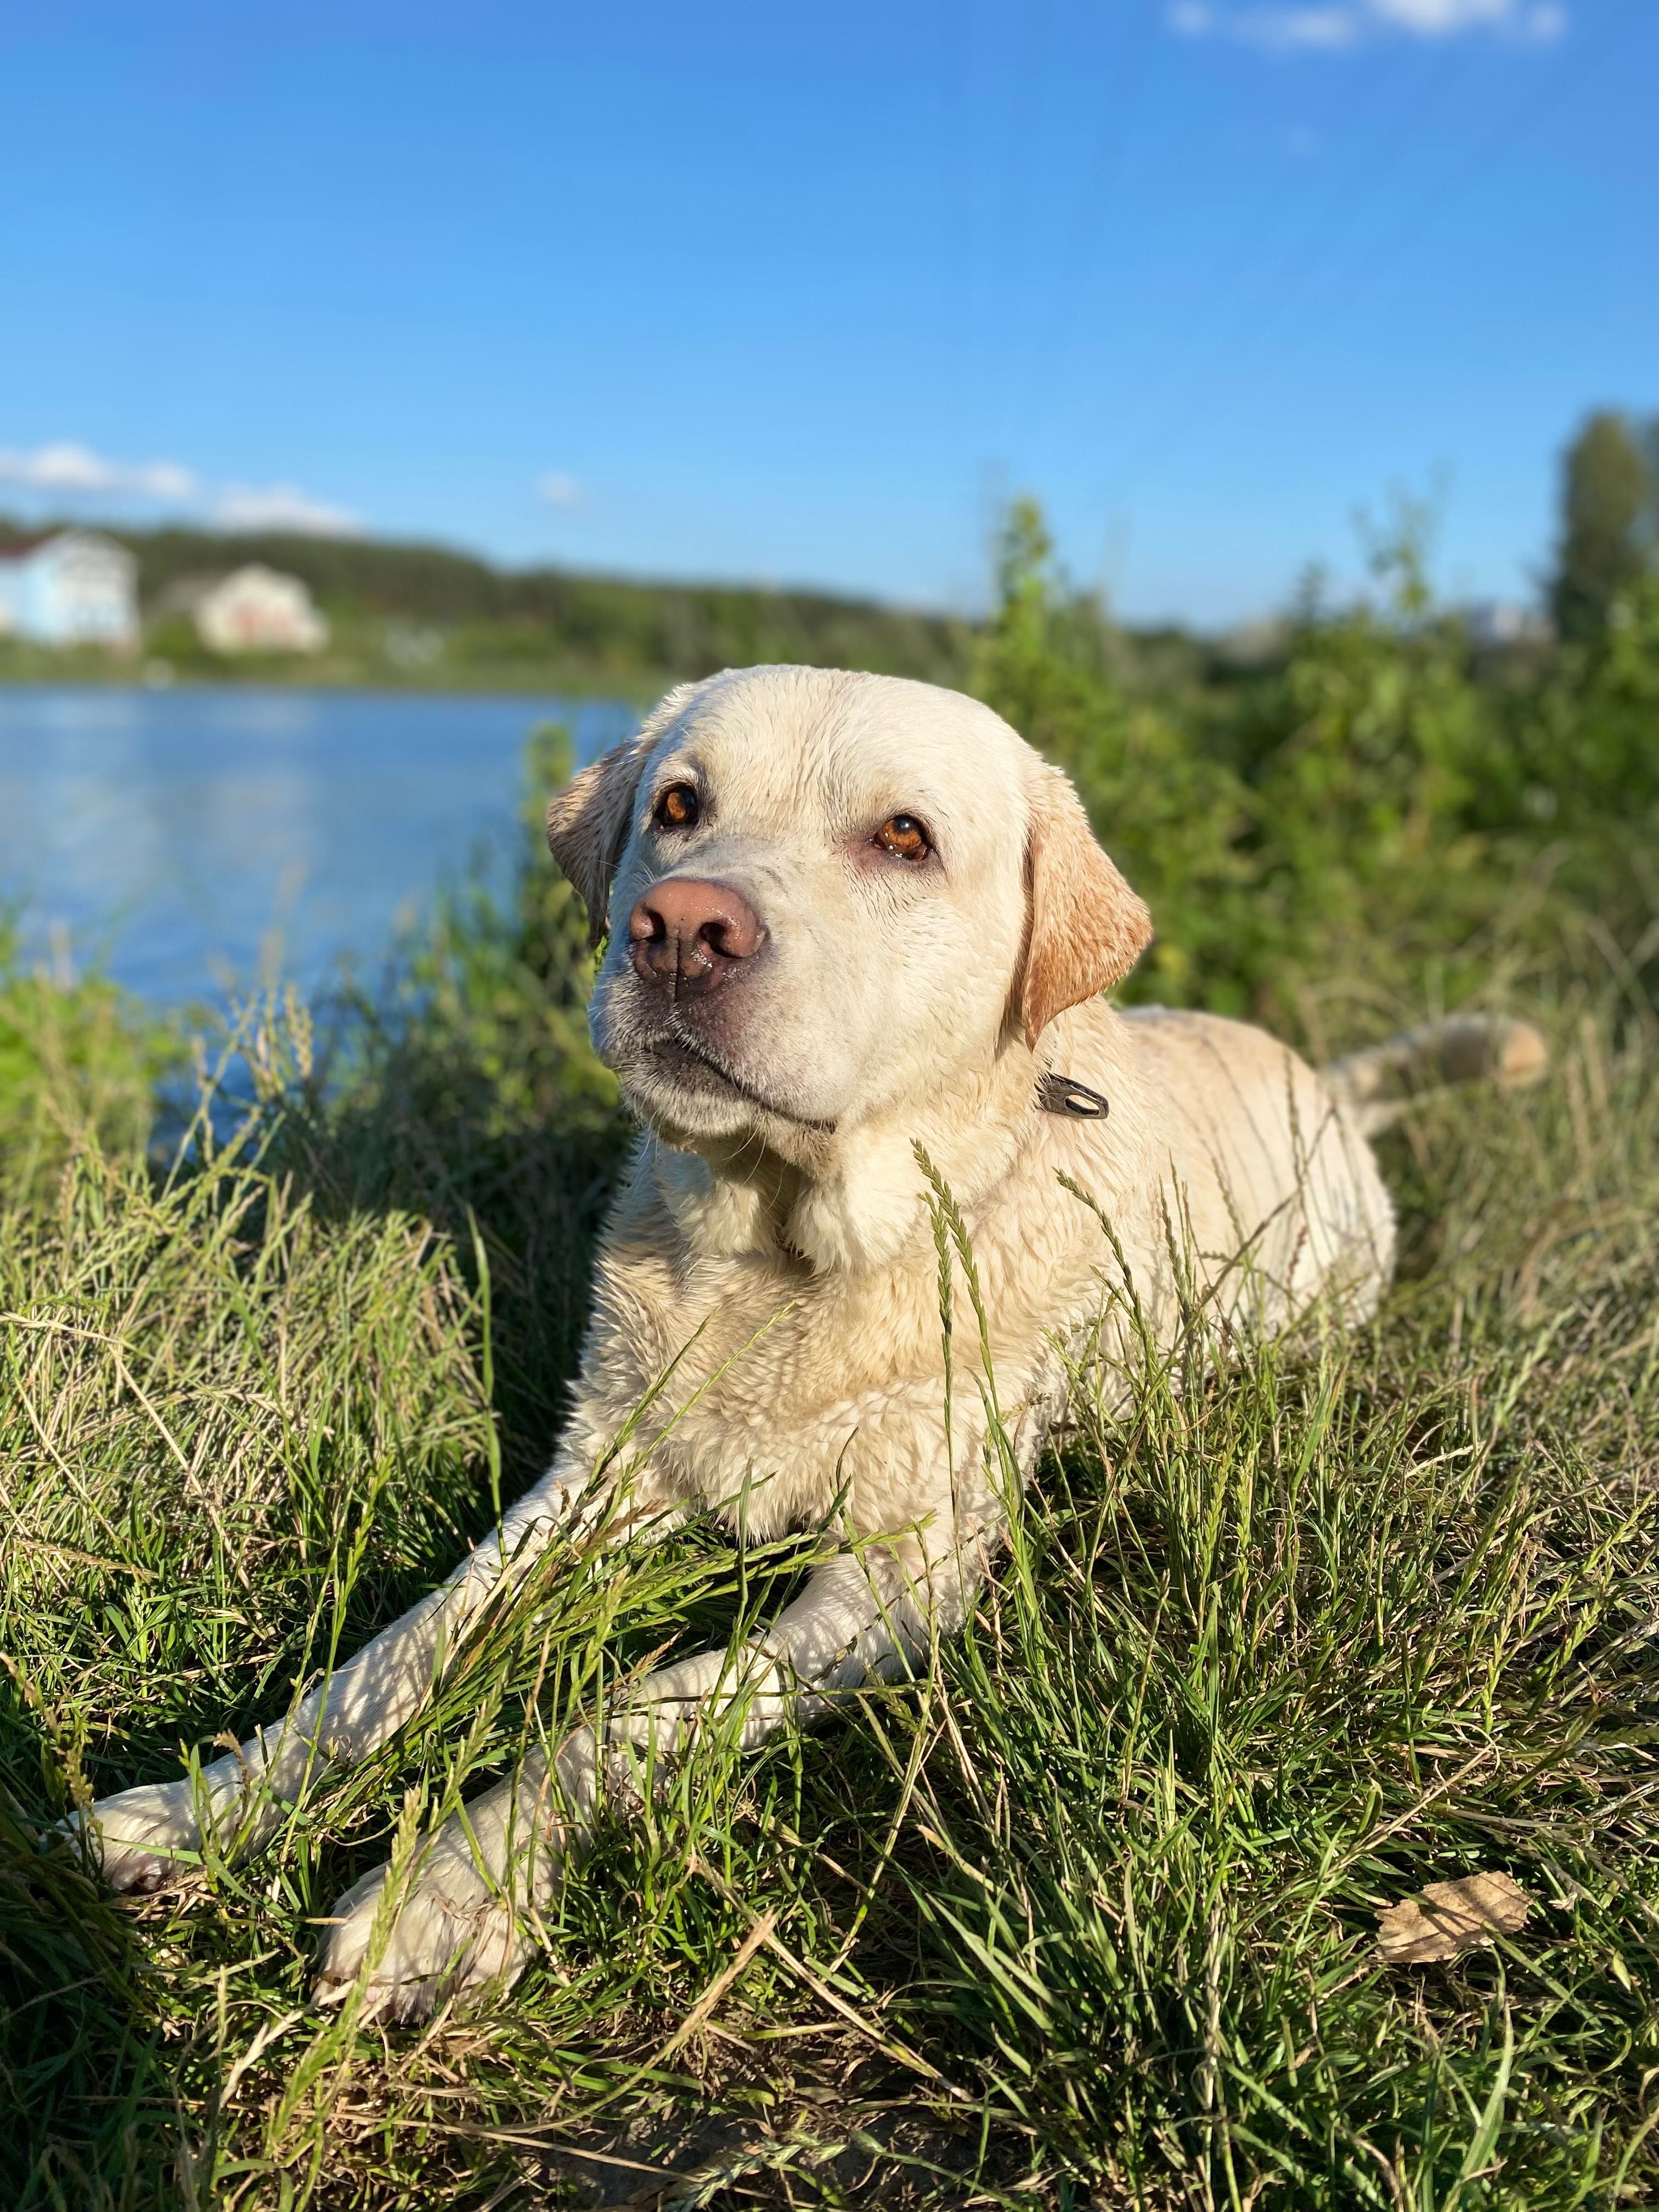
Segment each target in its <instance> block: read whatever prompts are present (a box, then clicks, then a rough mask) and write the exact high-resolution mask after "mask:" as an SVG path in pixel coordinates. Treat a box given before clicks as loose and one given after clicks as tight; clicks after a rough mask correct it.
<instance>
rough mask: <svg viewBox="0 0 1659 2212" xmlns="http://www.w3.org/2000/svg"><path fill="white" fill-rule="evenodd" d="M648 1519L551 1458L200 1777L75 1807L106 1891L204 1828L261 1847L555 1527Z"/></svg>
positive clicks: (361, 1750) (158, 1875) (144, 1885)
mask: <svg viewBox="0 0 1659 2212" xmlns="http://www.w3.org/2000/svg"><path fill="white" fill-rule="evenodd" d="M656 1525H657V1522H654V1521H653V1519H652V1518H651V1516H650V1514H649V1511H648V1508H647V1503H646V1501H644V1500H642V1499H641V1498H639V1497H638V1496H637V1495H630V1497H629V1499H628V1500H627V1501H626V1503H625V1504H623V1505H620V1506H618V1505H617V1501H616V1492H615V1485H614V1482H613V1480H612V1479H611V1477H610V1476H608V1475H607V1476H605V1478H603V1479H601V1480H599V1481H598V1482H594V1481H592V1480H591V1479H590V1477H589V1474H588V1473H587V1471H586V1469H585V1468H580V1469H579V1468H569V1467H562V1466H560V1465H557V1464H556V1465H555V1467H554V1468H553V1470H552V1472H551V1473H550V1474H547V1475H545V1476H544V1478H543V1480H541V1481H540V1482H538V1483H537V1484H536V1486H534V1488H533V1489H532V1490H529V1491H527V1492H526V1494H525V1495H524V1497H522V1498H520V1500H519V1501H518V1503H517V1504H515V1505H514V1506H513V1507H512V1509H511V1510H509V1511H508V1512H507V1513H506V1514H504V1515H503V1516H502V1518H501V1528H500V1529H499V1531H498V1532H497V1534H495V1535H493V1536H491V1537H489V1538H488V1539H487V1540H486V1541H484V1542H483V1543H481V1544H480V1545H478V1547H477V1549H476V1550H475V1551H473V1552H471V1553H469V1554H468V1556H467V1558H466V1559H464V1560H463V1561H462V1562H461V1564H460V1565H459V1567H458V1568H457V1569H456V1570H455V1571H454V1573H453V1575H451V1576H450V1577H449V1579H448V1581H447V1582H446V1583H441V1585H440V1586H439V1588H438V1589H435V1590H434V1591H433V1592H432V1593H431V1595H429V1596H428V1597H424V1598H422V1601H421V1602H420V1603H419V1604H418V1605H416V1606H414V1607H411V1608H410V1611H409V1612H407V1613H404V1616H403V1618H402V1619H401V1620H397V1621H394V1622H393V1623H392V1626H391V1627H390V1628H387V1629H384V1630H382V1632H380V1635H379V1636H377V1637H376V1638H374V1641H373V1643H371V1644H366V1645H365V1646H364V1647H363V1649H362V1650H361V1651H360V1652H359V1653H358V1654H357V1656H356V1658H355V1659H353V1660H352V1661H351V1662H349V1665H346V1666H343V1667H341V1668H337V1670H336V1671H335V1672H334V1673H333V1674H331V1675H330V1676H329V1677H328V1678H327V1679H326V1680H325V1681H323V1682H321V1683H319V1685H318V1686H317V1687H316V1688H315V1689H314V1690H313V1691H311V1692H309V1693H308V1694H307V1696H306V1697H303V1698H301V1699H300V1700H299V1701H298V1703H297V1704H296V1705H294V1706H293V1707H292V1709H291V1710H290V1711H289V1713H288V1715H287V1717H285V1718H284V1719H283V1720H282V1721H280V1722H278V1723H276V1724H275V1725H274V1726H270V1727H266V1728H262V1729H259V1730H258V1733H257V1734H256V1735H253V1736H252V1738H251V1740H250V1741H248V1742H246V1743H245V1744H243V1745H242V1746H241V1747H240V1750H238V1751H235V1752H233V1753H230V1754H229V1755H228V1756H227V1757H226V1758H223V1759H216V1760H215V1761H214V1763H213V1764H212V1765H210V1766H208V1767H205V1768H204V1770H203V1771H202V1774H201V1777H200V1780H199V1783H192V1781H191V1778H188V1777H186V1778H185V1779H183V1780H181V1781H179V1782H168V1783H161V1784H154V1785H151V1786H149V1787H146V1788H143V1789H138V1790H123V1791H122V1792H121V1793H120V1795H119V1796H113V1797H105V1798H100V1800H99V1802H98V1803H97V1804H95V1805H94V1806H93V1807H92V1808H91V1810H90V1811H89V1812H88V1813H85V1814H74V1815H73V1816H72V1818H71V1820H70V1821H69V1822H68V1823H66V1826H69V1827H70V1829H71V1830H72V1831H75V1832H82V1833H83V1834H84V1835H85V1838H86V1840H87V1844H88V1849H89V1850H90V1851H91V1852H92V1854H93V1856H94V1858H95V1859H97V1860H98V1861H99V1862H100V1863H101V1865H102V1868H103V1872H104V1876H105V1879H106V1881H108V1882H110V1884H111V1885H112V1887H114V1888H116V1889H131V1890H146V1889H156V1888H159V1887H161V1886H162V1885H163V1884H164V1883H165V1882H167V1881H169V1880H170V1879H172V1878H173V1877H174V1876H175V1875H177V1874H178V1873H179V1872H180V1871H181V1869H182V1865H183V1864H187V1863H195V1862H196V1861H197V1859H198V1858H199V1855H200V1852H201V1850H202V1846H203V1842H204V1833H203V1829H204V1822H206V1823H208V1824H210V1826H211V1830H212V1833H213V1838H214V1840H215V1842H216V1844H217V1846H218V1847H219V1849H221V1850H236V1851H240V1852H247V1851H252V1850H258V1848H259V1847H260V1846H261V1845H262V1844H264V1843H265V1842H267V1841H268V1840H269V1839H270V1836H271V1835H272V1834H273V1833H274V1832H275V1831H276V1829H277V1828H278V1827H279V1826H281V1824H282V1820H283V1814H285V1812H286V1811H287V1809H288V1808H289V1806H291V1805H292V1804H293V1803H294V1802H295V1800H296V1799H297V1798H298V1797H299V1796H300V1794H301V1790H303V1788H304V1787H305V1786H306V1784H307V1782H308V1781H310V1780H311V1779H313V1778H316V1777H318V1776H319V1775H321V1774H323V1773H325V1772H326V1771H328V1769H329V1768H331V1767H337V1766H349V1765H352V1764H354V1763H355V1762H356V1760H358V1759H363V1758H365V1757H367V1755H368V1753H370V1752H372V1751H374V1749H376V1748H377V1747H378V1746H380V1744H382V1743H384V1742H385V1741H386V1739H387V1737H388V1736H390V1735H395V1733H396V1732H397V1730H398V1729H400V1728H401V1727H402V1726H403V1725H404V1722H405V1721H407V1720H408V1719H409V1718H410V1716H411V1715H412V1714H413V1713H415V1712H416V1711H418V1709H419V1708H420V1706H421V1705H423V1704H424V1703H425V1701H426V1699H427V1698H428V1696H429V1695H430V1693H431V1691H432V1687H433V1684H434V1682H435V1680H436V1678H437V1676H438V1674H439V1673H440V1672H441V1669H442V1667H443V1665H444V1662H445V1658H446V1656H447V1653H448V1652H449V1651H451V1650H453V1648H454V1646H455V1644H456V1641H457V1639H458V1638H459V1637H460V1636H461V1634H462V1633H463V1632H464V1631H465V1627H466V1626H467V1624H468V1622H469V1621H471V1620H473V1619H474V1618H475V1617H476V1616H477V1613H478V1612H479V1610H480V1608H481V1607H483V1604H484V1602H485V1601H486V1600H487V1599H488V1598H489V1595H490V1594H491V1592H492V1591H493V1590H494V1589H495V1588H496V1586H497V1585H498V1584H499V1583H500V1582H501V1578H502V1577H503V1575H512V1576H514V1577H516V1576H518V1575H520V1574H522V1573H523V1572H524V1571H525V1570H526V1568H527V1567H528V1566H529V1565H530V1564H531V1562H532V1560H533V1559H536V1558H537V1556H538V1554H539V1553H541V1552H543V1551H544V1550H545V1549H546V1547H547V1546H548V1545H549V1544H550V1542H551V1541H553V1539H554V1537H555V1536H556V1535H557V1534H559V1533H560V1532H561V1531H564V1532H566V1533H568V1534H571V1535H573V1536H577V1537H580V1536H582V1535H584V1534H592V1536H593V1537H594V1538H595V1539H596V1540H597V1541H602V1542H605V1543H611V1542H621V1541H624V1540H625V1539H626V1538H627V1537H628V1536H629V1535H631V1534H635V1533H638V1531H639V1530H640V1529H641V1528H642V1527H644V1526H653V1527H654V1526H656ZM662 1525H664V1526H666V1521H665V1519H664V1521H663V1522H662Z"/></svg>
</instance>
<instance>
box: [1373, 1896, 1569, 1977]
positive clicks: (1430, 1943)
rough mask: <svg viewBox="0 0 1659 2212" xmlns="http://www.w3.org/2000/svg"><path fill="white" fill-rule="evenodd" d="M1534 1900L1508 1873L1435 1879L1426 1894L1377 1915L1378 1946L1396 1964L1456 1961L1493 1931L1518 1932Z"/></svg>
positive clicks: (1510, 1933)
mask: <svg viewBox="0 0 1659 2212" xmlns="http://www.w3.org/2000/svg"><path fill="white" fill-rule="evenodd" d="M1531 1906H1532V1899H1530V1898H1529V1897H1528V1895H1527V1893H1526V1891H1525V1890H1524V1889H1522V1887H1521V1886H1520V1884H1519V1883H1518V1882H1514V1881H1510V1878H1509V1876H1508V1875H1506V1874H1466V1875H1464V1876H1463V1877H1462V1881H1431V1882H1430V1883H1429V1885H1428V1887H1426V1888H1425V1890H1424V1892H1423V1893H1422V1896H1421V1897H1420V1898H1418V1897H1408V1898H1407V1899H1405V1901H1404V1902H1403V1903H1402V1904H1400V1905H1389V1907H1388V1908H1387V1909H1386V1911H1379V1912H1378V1913H1377V1916H1376V1922H1377V1926H1376V1948H1378V1950H1379V1951H1381V1952H1382V1954H1383V1957H1384V1959H1386V1960H1387V1961H1388V1962H1389V1965H1390V1966H1421V1965H1422V1964H1424V1963H1425V1961H1426V1960H1430V1959H1455V1957H1456V1956H1457V1954H1458V1953H1459V1952H1460V1951H1472V1950H1473V1949H1474V1947H1475V1946H1476V1944H1478V1943H1490V1942H1491V1941H1492V1936H1493V1934H1494V1933H1496V1934H1498V1935H1500V1936H1510V1935H1513V1933H1514V1932H1515V1930H1516V1929H1517V1928H1519V1927H1521V1926H1522V1924H1523V1923H1524V1922H1525V1920H1526V1917H1527V1914H1528V1911H1530V1910H1531Z"/></svg>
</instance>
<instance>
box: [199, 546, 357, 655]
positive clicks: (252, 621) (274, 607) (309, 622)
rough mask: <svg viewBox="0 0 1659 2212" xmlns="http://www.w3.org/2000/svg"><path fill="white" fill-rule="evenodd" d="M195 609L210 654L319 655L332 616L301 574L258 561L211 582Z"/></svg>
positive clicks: (200, 634)
mask: <svg viewBox="0 0 1659 2212" xmlns="http://www.w3.org/2000/svg"><path fill="white" fill-rule="evenodd" d="M192 612H193V613H194V615H195V617H196V634H197V636H198V637H199V638H200V639H201V641H202V642H203V644H204V646H206V647H207V648H208V650H209V652H210V653H320V652H321V651H322V649H323V647H325V645H326V644H327V643H328V620H327V617H325V616H324V615H322V614H320V613H319V611H318V610H317V608H316V607H315V606H314V605H313V602H312V597H311V593H310V592H308V591H307V588H306V586H305V585H304V584H302V583H301V580H300V579H299V578H298V577H297V576H284V575H282V574H278V572H277V571H276V569H275V568H262V567H261V566H260V565H259V564H258V562H252V563H250V565H249V566H248V567H247V568H234V569H232V571H231V573H230V574H229V575H228V576H222V577H221V578H220V579H219V580H218V582H217V583H216V584H210V585H209V586H207V588H206V589H205V591H204V592H202V593H201V595H200V597H199V598H198V599H197V600H196V602H195V605H194V607H193V608H192Z"/></svg>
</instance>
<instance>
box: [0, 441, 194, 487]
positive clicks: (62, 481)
mask: <svg viewBox="0 0 1659 2212" xmlns="http://www.w3.org/2000/svg"><path fill="white" fill-rule="evenodd" d="M0 483H14V484H22V485H25V486H27V489H29V490H31V491H45V492H54V491H57V492H106V493H112V494H118V495H132V494H135V493H136V494H137V495H139V496H141V497H143V498H145V499H167V500H189V499H194V498H195V496H196V492H197V482H196V477H195V475H194V473H193V472H192V471H191V470H189V469H186V468H181V467H180V466H179V463H178V462H177V461H111V460H106V459H105V458H104V456H103V455H102V454H101V453H94V452H93V451H92V449H91V447H89V446H77V445H75V444H73V443H71V442H70V441H68V440H64V441H60V442H59V443H58V444H57V445H53V446H37V447H35V449H34V451H33V453H19V452H17V451H16V450H15V448H12V447H0Z"/></svg>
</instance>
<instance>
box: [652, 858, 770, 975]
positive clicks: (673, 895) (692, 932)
mask: <svg viewBox="0 0 1659 2212" xmlns="http://www.w3.org/2000/svg"><path fill="white" fill-rule="evenodd" d="M628 938H629V946H628V951H629V958H630V959H631V960H632V961H633V963H634V969H635V974H637V975H639V976H641V978H642V980H643V981H646V982H647V983H655V984H657V985H659V987H660V986H662V985H664V984H666V985H667V987H669V989H670V990H671V992H672V994H673V995H674V996H675V997H676V998H677V999H678V998H683V997H686V996H690V995H694V994H696V993H697V992H700V991H712V990H714V988H715V987H716V986H717V985H719V984H721V983H724V982H726V981H729V979H730V978H731V977H732V975H734V974H735V973H736V971H737V969H738V964H739V963H740V962H742V961H744V960H750V959H752V958H753V957H754V956H755V954H756V953H757V952H758V951H760V949H761V946H762V945H763V944H764V943H765V942H766V932H765V930H764V929H763V927H762V926H761V919H760V916H759V915H757V913H756V912H755V909H754V908H753V907H752V906H750V903H749V902H748V900H747V899H746V898H744V896H743V894H742V892H741V891H737V890H733V889H732V886H731V884H712V883H704V882H702V881H701V880H700V879H699V878H697V877H696V876H665V877H664V878H663V880H662V881H661V883H659V884H653V885H652V887H651V889H650V890H648V891H647V893H646V895H645V896H644V897H643V898H642V899H641V901H640V902H639V904H638V905H637V906H636V907H635V909H634V911H633V913H632V914H630V915H629V917H628Z"/></svg>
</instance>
